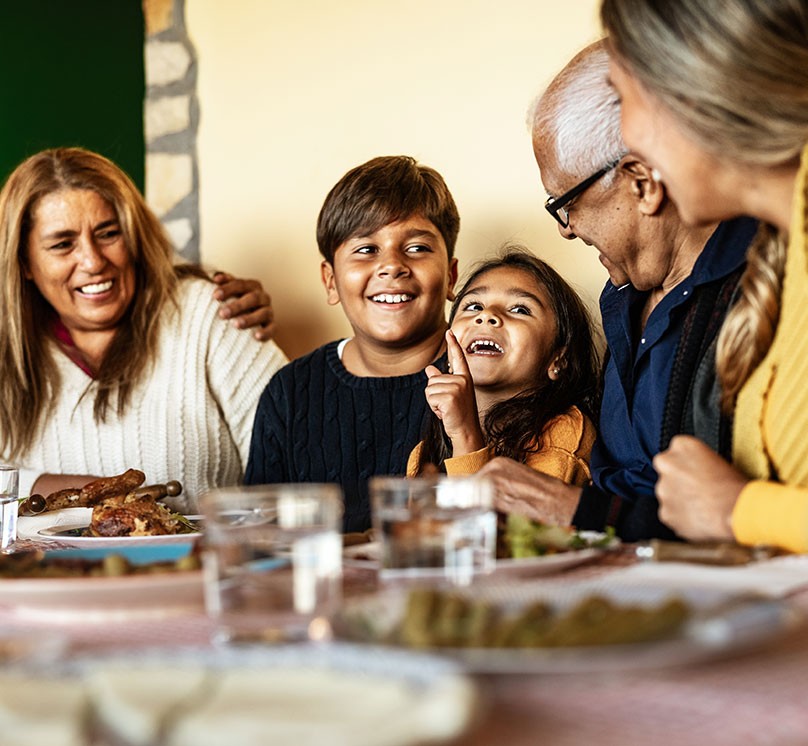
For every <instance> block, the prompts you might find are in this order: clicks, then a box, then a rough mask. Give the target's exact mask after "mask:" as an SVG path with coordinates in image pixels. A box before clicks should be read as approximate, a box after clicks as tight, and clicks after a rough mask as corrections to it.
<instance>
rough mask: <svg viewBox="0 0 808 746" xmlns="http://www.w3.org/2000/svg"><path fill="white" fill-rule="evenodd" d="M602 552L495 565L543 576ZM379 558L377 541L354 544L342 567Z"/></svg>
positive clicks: (374, 565)
mask: <svg viewBox="0 0 808 746" xmlns="http://www.w3.org/2000/svg"><path fill="white" fill-rule="evenodd" d="M603 551H604V550H603V549H595V548H589V549H576V550H571V551H569V552H558V553H556V554H546V555H544V556H543V557H525V558H524V559H499V560H497V563H496V571H497V572H500V571H501V572H507V573H508V574H519V575H522V574H524V575H546V574H549V573H553V572H558V571H560V570H565V569H567V568H568V567H575V566H576V565H581V564H583V563H584V562H589V561H590V560H592V559H594V558H595V557H598V556H599V555H601V554H602V553H603ZM380 559H381V546H380V544H379V542H378V541H371V542H368V543H367V544H354V545H353V546H349V547H345V548H344V549H343V550H342V564H343V566H345V567H355V568H358V569H367V570H373V569H378V567H379V561H380Z"/></svg>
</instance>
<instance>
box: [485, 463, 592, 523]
mask: <svg viewBox="0 0 808 746" xmlns="http://www.w3.org/2000/svg"><path fill="white" fill-rule="evenodd" d="M478 474H479V475H480V476H484V477H488V478H489V479H490V480H491V481H492V482H493V483H494V507H496V509H497V510H499V511H500V512H502V513H516V514H517V515H522V516H524V517H525V518H530V519H531V520H534V521H541V522H542V523H547V524H549V525H552V526H569V525H570V524H571V523H572V518H573V516H574V515H575V511H576V509H577V508H578V503H579V502H580V500H581V492H582V489H581V488H580V487H575V486H574V485H570V484H567V483H566V482H564V481H562V480H561V479H557V478H556V477H551V476H550V475H548V474H543V473H542V472H540V471H536V470H535V469H531V468H530V467H529V466H526V465H525V464H520V463H519V462H517V461H514V460H513V459H509V458H504V457H498V458H495V459H492V460H491V461H489V462H488V463H487V464H486V465H485V466H484V467H483V468H482V469H480V471H479V472H478Z"/></svg>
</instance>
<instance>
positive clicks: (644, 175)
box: [620, 154, 666, 215]
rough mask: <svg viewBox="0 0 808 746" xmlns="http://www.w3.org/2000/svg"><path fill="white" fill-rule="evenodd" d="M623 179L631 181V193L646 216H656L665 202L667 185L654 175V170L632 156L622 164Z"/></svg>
mask: <svg viewBox="0 0 808 746" xmlns="http://www.w3.org/2000/svg"><path fill="white" fill-rule="evenodd" d="M620 171H621V172H622V174H623V178H627V179H629V182H630V189H631V193H632V194H633V195H634V197H635V198H636V199H637V201H638V203H639V204H638V208H639V210H640V212H641V213H643V214H644V215H656V214H657V213H658V212H659V211H660V209H662V205H663V204H664V202H665V197H666V193H665V185H664V184H663V183H662V182H661V181H660V180H659V179H658V178H657V177H656V176H655V175H654V173H653V169H652V168H651V166H649V165H648V164H647V163H644V162H643V161H641V160H640V159H639V158H637V157H636V156H633V155H631V154H629V155H627V156H625V157H624V158H623V162H622V163H621V164H620Z"/></svg>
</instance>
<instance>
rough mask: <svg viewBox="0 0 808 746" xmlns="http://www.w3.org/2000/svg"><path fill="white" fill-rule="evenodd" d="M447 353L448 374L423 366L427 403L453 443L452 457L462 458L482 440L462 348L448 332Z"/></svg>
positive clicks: (477, 448)
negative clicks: (425, 377)
mask: <svg viewBox="0 0 808 746" xmlns="http://www.w3.org/2000/svg"><path fill="white" fill-rule="evenodd" d="M446 351H447V356H448V358H449V371H450V372H449V373H441V371H440V370H438V369H437V368H436V367H435V366H434V365H428V366H427V367H426V375H427V377H428V379H429V380H428V381H427V384H426V392H425V393H426V400H427V403H428V404H429V407H430V409H431V410H432V411H433V412H434V413H435V414H436V415H437V416H438V418H439V419H440V420H441V422H442V423H443V429H444V430H445V431H446V435H447V436H448V437H449V439H450V440H451V441H452V453H453V455H454V456H463V455H465V454H467V453H471V452H472V451H477V450H479V449H480V448H482V447H483V446H484V445H485V438H484V436H483V431H482V427H481V426H480V417H479V414H478V413H477V401H476V399H475V398H474V381H473V380H472V377H471V371H469V366H468V364H467V363H466V356H465V354H464V353H463V348H462V347H461V346H460V343H459V342H458V341H457V338H456V337H455V335H454V334H453V333H452V331H451V330H449V331H447V332H446Z"/></svg>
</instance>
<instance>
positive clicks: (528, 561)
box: [496, 548, 604, 575]
mask: <svg viewBox="0 0 808 746" xmlns="http://www.w3.org/2000/svg"><path fill="white" fill-rule="evenodd" d="M603 551H604V550H603V549H594V548H590V549H573V550H570V551H568V552H557V553H556V554H545V555H544V556H542V557H524V558H522V559H498V560H497V565H496V571H497V572H507V573H509V574H520V575H522V574H525V575H546V574H549V573H552V572H558V571H559V570H566V569H567V568H568V567H575V566H576V565H582V564H583V563H584V562H589V561H590V560H592V559H595V557H599V556H600V555H601V554H603Z"/></svg>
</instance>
